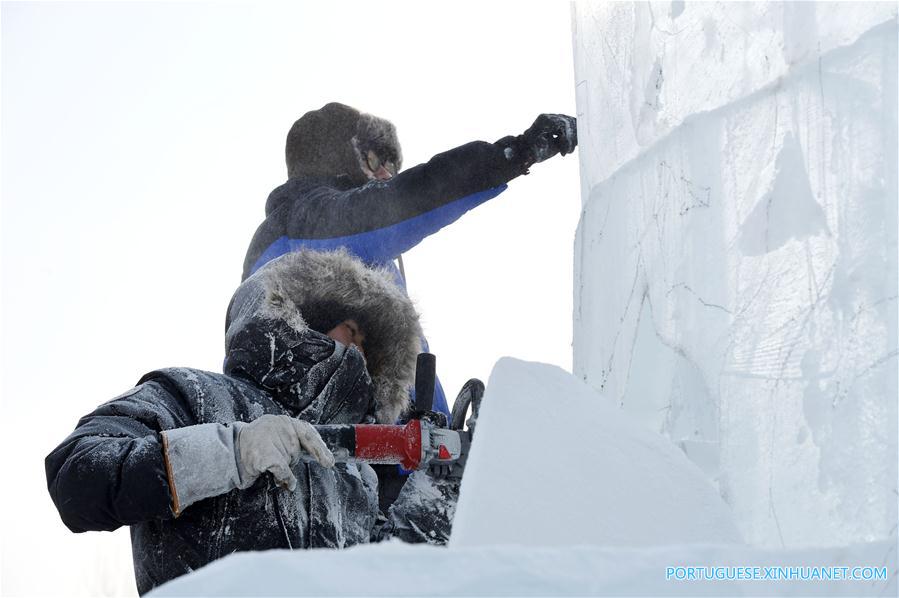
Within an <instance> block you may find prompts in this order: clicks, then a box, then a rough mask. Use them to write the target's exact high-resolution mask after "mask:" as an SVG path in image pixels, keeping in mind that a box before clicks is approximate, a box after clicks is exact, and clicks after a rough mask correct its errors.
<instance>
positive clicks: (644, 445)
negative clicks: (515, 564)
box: [451, 358, 740, 548]
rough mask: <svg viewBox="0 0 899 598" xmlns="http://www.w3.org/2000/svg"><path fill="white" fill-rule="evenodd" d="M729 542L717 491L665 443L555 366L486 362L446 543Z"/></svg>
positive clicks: (730, 529)
mask: <svg viewBox="0 0 899 598" xmlns="http://www.w3.org/2000/svg"><path fill="white" fill-rule="evenodd" d="M739 541H740V536H739V534H738V532H737V530H736V526H735V525H734V523H733V520H732V516H731V513H730V509H729V508H728V507H727V505H725V504H724V501H722V500H721V497H720V496H719V495H718V491H717V489H716V488H715V487H714V486H713V485H712V483H711V482H710V481H709V479H708V477H707V476H706V475H705V474H703V473H702V471H701V470H700V469H699V468H698V467H696V466H695V465H694V464H693V463H691V462H690V460H689V459H687V457H686V456H685V455H684V454H683V452H682V451H681V450H679V449H678V448H677V447H676V446H675V445H673V444H672V443H671V441H669V440H668V439H667V438H664V437H663V436H661V435H660V434H658V433H657V432H653V431H651V430H647V429H646V428H645V427H644V426H641V425H639V424H638V423H636V422H634V421H632V417H631V416H630V415H628V414H627V413H624V412H622V411H621V410H620V409H619V408H618V407H617V405H614V404H612V403H611V402H610V401H608V400H607V399H606V398H604V397H602V396H600V395H599V394H598V393H596V391H594V390H592V389H590V388H589V387H588V386H587V385H586V384H584V383H583V382H582V381H580V380H577V379H576V378H574V377H573V376H572V375H571V374H569V373H568V372H565V371H564V370H562V369H560V368H558V367H555V366H550V365H544V364H539V363H528V362H523V361H519V360H516V359H511V358H503V359H501V360H500V361H499V362H498V363H497V364H496V366H495V367H494V369H493V373H492V374H491V375H490V380H489V382H488V384H487V390H486V393H485V394H484V399H483V402H482V404H481V412H480V416H479V417H478V427H477V429H476V430H475V437H474V441H473V443H472V451H471V456H470V457H469V460H468V464H467V465H466V468H465V477H464V478H463V482H462V493H461V496H460V499H459V505H458V507H457V508H456V516H455V519H454V521H453V535H452V539H451V544H452V546H453V547H454V548H455V547H461V546H490V545H496V544H516V545H520V546H572V545H578V544H596V545H602V546H653V545H660V544H684V543H688V542H707V543H733V542H739Z"/></svg>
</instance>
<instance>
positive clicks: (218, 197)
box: [0, 0, 580, 595]
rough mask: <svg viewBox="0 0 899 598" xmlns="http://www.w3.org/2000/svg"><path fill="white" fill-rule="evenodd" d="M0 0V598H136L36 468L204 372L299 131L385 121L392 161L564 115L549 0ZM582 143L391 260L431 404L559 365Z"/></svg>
mask: <svg viewBox="0 0 899 598" xmlns="http://www.w3.org/2000/svg"><path fill="white" fill-rule="evenodd" d="M258 4H261V6H260V5H253V6H251V5H249V4H245V3H228V4H217V5H212V4H205V3H192V4H182V3H155V4H153V3H151V4H143V3H141V4H138V3H116V4H110V3H103V4H75V3H65V4H58V3H53V4H10V3H4V4H3V6H2V82H0V84H2V122H0V127H2V187H0V192H2V204H0V209H2V211H0V220H2V324H0V325H2V329H0V338H2V351H3V353H2V371H0V374H2V395H0V400H2V416H0V417H2V424H0V425H2V428H0V438H2V450H0V454H2V465H3V472H4V476H3V489H4V490H3V492H2V497H3V498H2V500H3V506H2V509H0V517H2V520H0V521H2V534H0V541H2V553H0V555H2V570H0V583H2V586H0V592H2V594H3V595H20V594H24V595H31V594H66V595H77V594H89V595H97V594H109V593H122V592H134V589H133V583H134V582H133V575H132V571H131V564H130V549H129V547H128V539H127V533H122V532H117V533H115V534H107V533H90V534H80V535H74V534H71V533H70V532H68V530H66V529H65V528H64V526H63V525H62V523H61V522H60V520H59V517H58V515H57V513H56V511H55V509H54V507H53V505H52V503H51V501H50V498H49V496H48V494H47V491H46V483H45V477H44V471H43V458H44V456H45V455H46V454H47V453H48V452H49V451H50V450H52V449H53V448H54V447H55V446H56V445H57V444H58V443H59V442H60V441H62V439H63V438H64V437H65V436H66V435H67V434H68V433H69V432H71V430H72V429H73V428H74V426H75V424H76V422H77V420H78V418H79V417H80V416H82V415H84V414H86V413H88V412H89V411H91V410H92V409H93V408H94V407H95V406H96V405H98V404H99V403H101V402H104V401H106V400H108V399H110V398H112V397H114V396H116V395H118V394H120V393H122V392H124V391H125V390H127V389H129V388H130V387H132V386H133V385H134V384H135V382H136V381H137V380H138V378H139V377H140V376H141V375H142V374H143V373H145V372H147V371H150V370H152V369H155V368H159V367H165V366H174V365H178V366H191V367H197V368H202V369H207V370H212V371H220V368H221V363H222V351H223V344H224V343H223V327H224V316H225V308H226V306H227V304H228V300H229V299H230V296H231V293H232V291H233V290H234V288H235V287H236V286H237V284H238V283H239V281H240V272H241V266H242V263H243V257H244V252H245V251H246V248H247V245H248V243H249V240H250V238H251V236H252V234H253V231H254V230H255V228H256V227H257V225H258V224H259V222H260V221H261V220H262V218H263V215H264V212H263V208H264V203H265V199H266V197H267V195H268V193H269V192H270V191H271V189H273V188H274V187H276V186H277V185H279V184H281V183H282V182H283V181H284V179H285V177H286V171H285V167H284V158H283V155H284V154H283V143H284V138H285V135H286V132H287V130H288V128H289V127H290V125H291V124H292V123H293V121H294V120H295V119H296V118H298V117H299V116H300V115H301V114H302V113H303V112H305V111H307V110H309V109H314V108H318V107H320V106H322V105H323V104H325V103H326V102H328V101H341V102H344V103H347V104H350V105H353V106H356V107H358V108H360V109H362V110H364V111H367V112H371V113H374V114H377V115H380V116H383V117H385V118H388V119H390V120H392V121H393V122H394V123H395V124H396V126H397V129H398V131H399V135H400V139H401V142H402V144H403V151H404V155H405V164H406V166H407V167H409V166H412V165H415V164H417V163H420V162H423V161H425V160H427V159H428V158H430V156H432V155H433V154H435V153H437V152H439V151H442V150H445V149H449V148H452V147H455V146H457V145H460V144H462V143H465V142H467V141H471V140H473V139H484V140H488V141H494V140H496V139H498V138H500V137H502V136H504V135H507V134H518V133H520V132H521V131H523V130H524V129H525V128H526V127H527V126H528V125H530V123H531V122H532V121H533V119H534V118H535V117H536V116H537V114H538V113H540V112H564V113H568V114H574V112H575V102H574V74H573V66H572V57H571V27H570V15H569V6H568V3H567V2H548V1H547V2H540V3H525V2H491V3H482V4H475V3H469V2H458V1H457V2H452V3H433V2H399V1H391V2H380V3H371V2H369V3H362V2H359V3H356V2H352V3H350V2H325V1H324V0H322V1H320V2H314V3H313V2H292V3H290V4H273V3H267V4H262V3H258ZM579 213H580V197H579V190H578V173H577V158H576V157H574V156H569V157H567V158H563V159H554V160H552V161H550V162H548V163H545V164H540V165H536V166H535V167H534V168H533V170H532V174H531V175H530V176H528V177H524V178H520V179H517V180H515V181H513V182H512V183H511V185H510V188H509V190H508V191H506V192H505V193H504V194H503V195H501V196H500V197H499V198H497V199H495V200H493V201H491V202H489V203H488V204H486V205H484V206H481V207H480V208H477V209H476V210H475V211H473V212H471V213H469V214H468V215H466V216H464V217H463V218H462V220H460V221H459V222H457V223H455V224H454V225H452V226H451V227H449V228H447V229H445V230H443V231H441V232H440V233H438V234H437V235H435V236H433V237H431V238H429V239H427V240H426V241H425V242H424V243H422V244H421V245H420V246H419V247H417V248H416V249H414V250H413V251H411V252H410V253H408V254H407V255H406V258H405V262H406V272H407V277H408V280H409V291H410V294H411V295H412V297H413V299H415V300H416V302H417V305H418V307H419V309H420V311H421V312H422V315H423V323H424V326H425V331H426V333H427V335H428V337H429V340H430V342H431V348H432V350H433V351H434V352H435V353H436V354H437V356H438V374H439V375H440V377H441V379H442V381H443V383H444V387H445V388H446V390H447V394H448V395H449V398H450V400H451V399H452V397H453V396H454V395H455V392H456V391H457V390H458V388H459V387H460V386H461V385H462V383H463V382H464V381H465V380H466V379H467V378H469V377H472V376H477V377H481V378H483V379H484V380H485V381H486V379H487V377H488V375H489V373H490V369H491V367H492V365H493V364H494V363H495V361H496V360H497V359H498V358H499V357H500V356H503V355H512V356H515V357H519V358H523V359H529V360H536V361H543V362H548V363H554V364H557V365H560V366H562V367H563V368H565V369H567V370H570V368H571V346H570V343H571V310H572V249H573V241H574V232H575V227H576V225H577V220H578V216H579Z"/></svg>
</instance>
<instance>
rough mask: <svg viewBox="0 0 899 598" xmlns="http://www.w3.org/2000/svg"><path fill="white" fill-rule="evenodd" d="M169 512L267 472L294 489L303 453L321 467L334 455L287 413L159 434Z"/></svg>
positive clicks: (331, 462)
mask: <svg viewBox="0 0 899 598" xmlns="http://www.w3.org/2000/svg"><path fill="white" fill-rule="evenodd" d="M162 437H163V450H164V453H165V461H166V469H167V473H168V478H169V486H170V490H171V493H172V504H173V511H174V512H175V514H176V515H178V514H180V513H181V511H183V510H184V509H185V508H187V507H188V506H190V505H192V504H193V503H195V502H197V501H200V500H203V499H204V498H209V497H212V496H218V495H219V494H224V493H225V492H229V491H231V490H233V489H235V488H241V489H243V488H249V487H250V486H252V485H253V483H254V482H255V481H256V479H257V478H258V477H259V476H260V475H262V474H263V473H265V472H271V474H272V475H273V476H274V478H275V481H276V482H278V483H279V484H281V485H282V486H285V487H287V488H289V489H290V490H294V489H295V488H296V484H297V479H296V477H295V476H294V474H293V472H292V471H291V466H292V465H295V464H296V463H297V462H298V461H299V460H300V458H301V456H302V454H303V453H308V454H310V455H312V457H313V458H314V459H315V460H316V461H317V462H318V463H319V464H321V465H323V466H324V467H331V466H332V465H334V455H333V454H331V451H330V450H328V447H327V446H326V445H325V443H324V441H322V439H321V436H319V434H318V431H316V429H315V427H314V426H312V424H310V423H308V422H305V421H302V420H299V419H296V418H293V417H290V416H288V415H263V416H262V417H260V418H258V419H256V420H254V421H252V422H250V423H245V422H235V423H233V424H231V425H230V426H225V425H222V424H199V425H195V426H186V427H184V428H177V429H174V430H166V431H165V432H163V433H162Z"/></svg>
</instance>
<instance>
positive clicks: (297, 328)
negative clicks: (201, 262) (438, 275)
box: [225, 250, 421, 423]
mask: <svg viewBox="0 0 899 598" xmlns="http://www.w3.org/2000/svg"><path fill="white" fill-rule="evenodd" d="M347 318H352V319H354V320H356V321H357V322H358V323H359V325H360V327H361V328H362V330H363V331H364V333H365V356H366V360H367V361H363V358H362V356H361V354H359V353H358V352H357V351H355V350H348V349H346V348H344V347H341V346H337V348H336V350H335V349H334V344H333V341H331V339H329V338H328V337H327V336H326V333H327V332H328V330H324V329H322V330H317V329H316V328H315V327H313V326H316V327H317V328H329V327H332V326H333V325H334V324H335V323H339V322H340V321H342V320H344V319H347ZM420 338H421V326H420V325H419V322H418V314H417V313H416V311H415V308H414V307H413V305H412V302H411V301H410V300H409V298H408V297H406V295H405V293H403V292H402V291H401V290H400V289H399V287H397V286H396V284H395V283H394V281H393V277H392V275H391V274H390V273H389V272H387V271H386V270H376V269H372V268H368V267H366V266H365V265H363V264H362V262H361V261H359V260H358V259H356V258H355V257H352V256H351V255H350V254H348V253H347V252H345V251H343V250H340V251H335V252H329V253H322V252H315V251H298V252H291V253H287V254H285V255H283V256H281V257H279V258H277V259H275V260H272V261H271V262H269V263H268V264H266V265H265V266H264V267H262V268H261V269H260V270H259V271H257V272H256V273H255V274H254V275H253V276H251V277H250V278H248V279H247V280H246V281H244V282H243V284H241V286H240V287H238V289H237V291H236V292H235V294H234V297H233V298H232V300H231V305H230V306H229V308H228V317H227V321H226V333H225V348H226V355H227V358H226V362H225V371H226V373H228V374H231V375H239V376H242V377H248V378H250V379H251V380H252V381H253V382H255V383H256V384H258V385H260V386H262V387H264V388H266V389H267V390H269V391H270V392H271V393H272V394H273V396H274V397H275V398H276V400H279V401H281V402H282V403H283V404H285V405H286V406H287V407H288V408H290V409H291V410H293V411H295V412H297V413H298V414H300V416H301V417H303V414H304V412H305V415H306V416H307V417H306V419H308V420H309V421H313V423H358V422H359V421H361V419H360V418H358V417H357V415H359V414H374V416H375V419H376V420H377V421H378V422H381V423H394V422H395V421H396V419H397V417H399V415H400V414H401V413H402V412H403V411H405V410H406V408H407V407H408V405H409V389H410V388H411V387H412V385H413V384H414V379H415V362H416V356H417V355H418V353H419V351H420ZM366 366H367V368H366ZM341 388H344V390H345V392H344V391H341V390H340V389H341ZM335 389H336V390H335ZM360 389H361V390H364V391H365V392H361V391H360ZM329 393H330V394H329ZM335 393H336V394H335ZM350 395H352V396H350ZM348 401H349V402H350V403H357V404H351V405H348V406H346V405H345V404H346V403H347V402H348ZM366 401H370V404H363V403H365V402H366ZM338 403H339V404H340V405H341V409H344V408H345V409H346V410H348V411H347V413H350V412H351V413H353V414H355V415H351V416H346V417H344V416H341V417H342V418H343V419H344V420H347V419H348V420H350V421H342V420H341V418H337V419H335V418H334V417H330V418H327V417H326V418H322V417H321V413H324V412H330V411H333V409H334V408H336V407H335V405H336V404H338ZM308 409H311V410H312V411H314V412H315V413H312V412H306V411H307V410H308ZM353 419H355V420H356V421H352V420H353Z"/></svg>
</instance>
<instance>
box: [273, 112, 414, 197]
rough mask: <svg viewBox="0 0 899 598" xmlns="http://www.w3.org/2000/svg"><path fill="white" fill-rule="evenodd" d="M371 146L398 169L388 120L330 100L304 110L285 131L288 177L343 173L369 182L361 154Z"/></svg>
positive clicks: (398, 150)
mask: <svg viewBox="0 0 899 598" xmlns="http://www.w3.org/2000/svg"><path fill="white" fill-rule="evenodd" d="M368 150H373V151H374V152H375V153H376V154H377V155H378V156H379V157H380V158H381V159H382V160H384V161H387V160H390V161H392V162H393V163H394V164H395V165H396V167H397V170H399V168H400V167H401V166H402V161H403V154H402V149H401V148H400V142H399V139H398V138H397V135H396V127H394V126H393V123H391V122H390V121H388V120H386V119H383V118H379V117H377V116H373V115H371V114H365V113H362V112H359V111H358V110H356V109H355V108H351V107H350V106H347V105H345V104H340V103H337V102H331V103H330V104H326V105H324V106H323V107H321V108H319V109H318V110H312V111H310V112H307V113H306V114H304V115H303V116H302V117H300V119H299V120H297V121H296V122H295V123H293V126H292V127H291V128H290V131H289V132H288V133H287V143H286V145H285V157H286V161H287V177H288V178H291V179H292V178H296V177H301V176H325V177H333V176H341V175H342V176H346V177H348V178H349V179H350V180H351V181H352V183H353V184H354V185H356V186H359V185H364V184H365V183H366V182H368V177H366V176H365V174H364V172H363V171H362V165H361V163H360V156H364V155H365V153H366V152H367V151H368Z"/></svg>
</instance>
